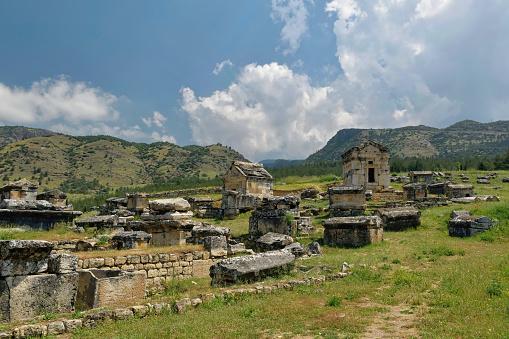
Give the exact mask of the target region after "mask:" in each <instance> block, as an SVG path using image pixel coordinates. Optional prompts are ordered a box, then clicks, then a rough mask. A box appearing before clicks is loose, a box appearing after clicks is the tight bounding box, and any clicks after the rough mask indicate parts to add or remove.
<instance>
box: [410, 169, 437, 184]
mask: <svg viewBox="0 0 509 339" xmlns="http://www.w3.org/2000/svg"><path fill="white" fill-rule="evenodd" d="M408 177H409V178H410V182H413V183H424V184H427V185H429V184H431V183H432V182H433V172H432V171H410V172H408Z"/></svg>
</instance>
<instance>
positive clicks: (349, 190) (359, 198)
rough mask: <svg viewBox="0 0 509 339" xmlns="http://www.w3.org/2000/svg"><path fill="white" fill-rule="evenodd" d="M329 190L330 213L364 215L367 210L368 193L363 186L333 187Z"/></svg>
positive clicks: (346, 215) (335, 214)
mask: <svg viewBox="0 0 509 339" xmlns="http://www.w3.org/2000/svg"><path fill="white" fill-rule="evenodd" d="M328 192H329V213H330V216H331V217H349V216H357V215H363V214H364V211H365V210H366V195H365V194H364V188H363V187H361V186H338V187H331V188H329V190H328Z"/></svg>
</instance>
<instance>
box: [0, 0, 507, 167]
mask: <svg viewBox="0 0 509 339" xmlns="http://www.w3.org/2000/svg"><path fill="white" fill-rule="evenodd" d="M508 18H509V3H508V2H507V0H484V1H478V0H322V1H321V0H272V1H270V0H266V1H263V0H257V1H239V0H215V1H209V0H201V1H197V0H186V1H167V0H161V1H156V0H152V1H129V0H106V1H105V0H90V1H82V2H77V1H65V0H61V1H53V0H49V1H36V0H33V1H24V0H17V1H0V124H2V125H25V126H33V127H43V128H49V129H52V130H55V131H60V132H65V133H70V134H77V135H88V134H109V135H115V136H118V137H121V138H124V139H128V140H134V141H143V142H153V141H167V142H173V143H178V144H180V145H187V144H213V143H217V142H220V143H223V144H226V145H230V146H232V147H234V148H235V149H237V150H239V151H240V152H242V153H243V154H245V155H246V156H247V157H249V158H250V159H252V160H261V159H265V158H292V159H298V158H305V157H306V156H307V155H309V154H310V153H312V152H314V151H316V150H318V149H319V148H321V147H322V146H323V145H324V144H325V143H326V142H327V140H328V139H329V138H330V137H332V136H333V135H334V134H335V133H336V132H337V131H338V130H339V129H342V128H350V127H373V128H376V127H397V126H405V125H417V124H426V125H431V126H436V127H445V126H447V125H449V124H451V123H453V122H456V121H458V120H462V119H475V120H478V121H494V120H501V119H509V20H508Z"/></svg>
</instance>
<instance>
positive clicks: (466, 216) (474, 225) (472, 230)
mask: <svg viewBox="0 0 509 339" xmlns="http://www.w3.org/2000/svg"><path fill="white" fill-rule="evenodd" d="M492 226H493V221H492V220H491V219H490V218H488V217H475V216H471V215H470V213H469V212H467V211H453V212H452V214H451V220H449V236H451V237H470V236H473V235H475V234H477V233H480V232H484V231H486V230H489V229H490V228H491V227H492Z"/></svg>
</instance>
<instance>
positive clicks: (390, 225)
mask: <svg viewBox="0 0 509 339" xmlns="http://www.w3.org/2000/svg"><path fill="white" fill-rule="evenodd" d="M375 214H376V215H378V216H379V217H380V219H381V220H382V226H383V229H384V231H402V230H405V229H407V228H416V227H417V226H419V225H420V224H421V212H420V211H419V210H418V209H417V208H415V207H395V208H380V209H378V210H376V213H375Z"/></svg>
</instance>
